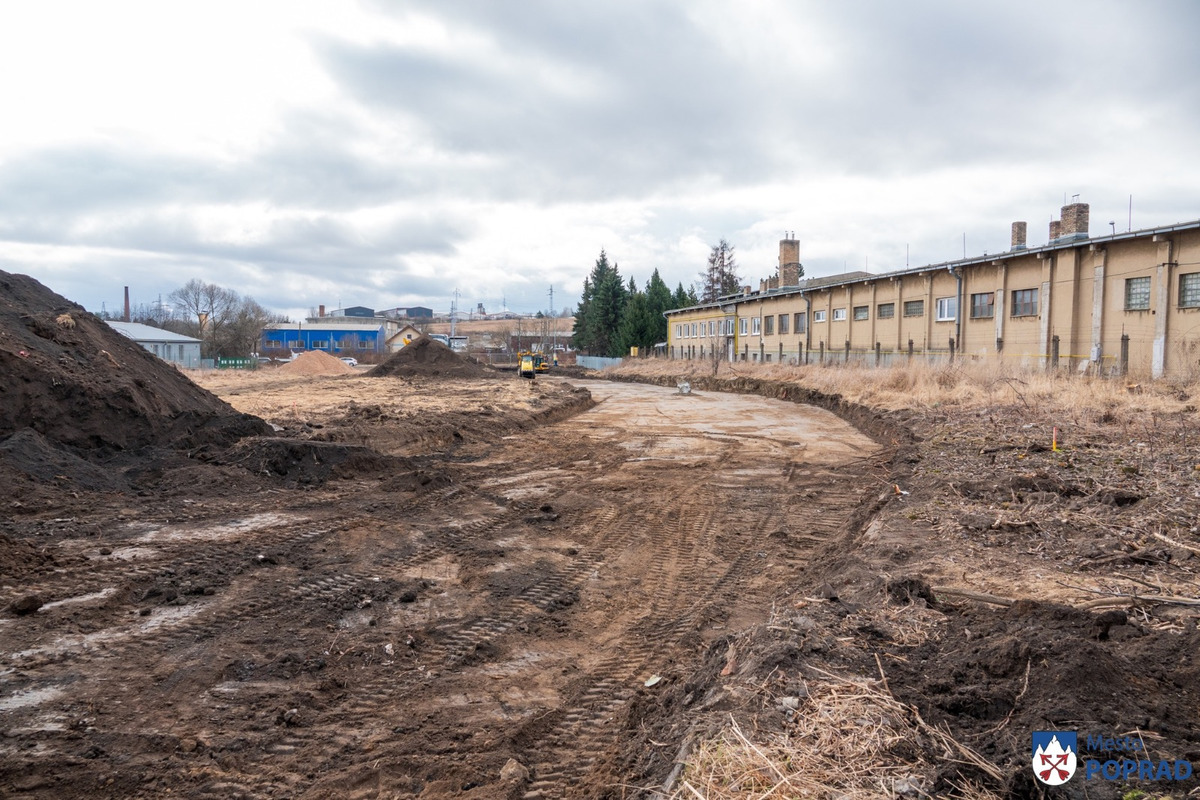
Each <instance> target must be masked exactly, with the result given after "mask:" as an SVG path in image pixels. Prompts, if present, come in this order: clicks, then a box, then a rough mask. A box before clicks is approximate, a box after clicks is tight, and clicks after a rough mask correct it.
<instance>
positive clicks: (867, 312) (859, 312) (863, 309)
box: [854, 306, 871, 322]
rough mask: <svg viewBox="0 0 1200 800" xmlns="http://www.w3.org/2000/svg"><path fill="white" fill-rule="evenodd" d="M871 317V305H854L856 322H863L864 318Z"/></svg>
mask: <svg viewBox="0 0 1200 800" xmlns="http://www.w3.org/2000/svg"><path fill="white" fill-rule="evenodd" d="M870 317H871V307H870V306H855V307H854V320H855V322H862V321H863V320H864V319H870Z"/></svg>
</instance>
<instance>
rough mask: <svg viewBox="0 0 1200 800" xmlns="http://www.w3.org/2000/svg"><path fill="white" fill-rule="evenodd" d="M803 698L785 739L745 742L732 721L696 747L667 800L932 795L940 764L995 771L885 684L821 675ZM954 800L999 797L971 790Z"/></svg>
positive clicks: (754, 736) (756, 737)
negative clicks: (903, 702) (906, 704)
mask: <svg viewBox="0 0 1200 800" xmlns="http://www.w3.org/2000/svg"><path fill="white" fill-rule="evenodd" d="M808 689H809V695H808V697H807V698H806V699H805V700H804V703H803V704H802V705H801V706H800V708H798V709H797V710H796V712H795V714H794V715H793V717H792V720H791V722H790V723H789V725H788V728H787V730H786V731H785V732H783V733H769V734H764V733H762V732H752V733H750V734H747V733H746V732H744V731H743V730H742V728H741V727H740V726H739V725H738V723H737V721H736V720H734V719H733V717H730V719H729V723H728V724H727V725H726V727H725V730H724V731H723V732H722V733H721V734H720V735H719V736H716V737H713V738H710V739H706V740H704V741H702V742H701V743H699V744H698V745H697V748H696V750H695V751H693V753H692V755H691V758H690V759H689V761H688V765H687V767H685V769H684V771H683V773H682V775H681V777H680V780H679V783H678V785H677V786H676V787H675V790H674V792H673V794H672V795H671V798H672V800H684V798H704V799H705V800H725V799H726V798H756V799H762V800H765V799H766V798H771V797H777V798H784V797H812V798H838V799H839V800H868V799H869V798H881V797H898V796H916V795H918V794H919V795H921V796H928V795H927V794H926V792H928V791H929V789H930V788H931V786H932V783H933V777H934V775H935V773H936V771H937V766H938V765H939V764H944V763H946V762H947V761H957V762H961V763H964V764H969V765H971V766H973V767H975V768H977V769H984V770H985V771H988V770H989V769H990V770H994V769H995V768H994V767H992V766H991V765H990V764H988V763H987V762H986V761H985V760H984V759H983V758H982V757H980V756H978V755H977V754H975V753H974V752H972V751H970V750H968V749H967V748H965V747H964V746H963V745H961V744H959V743H957V742H955V741H954V739H953V738H952V737H951V736H950V735H949V734H948V733H946V732H944V731H942V730H939V729H937V728H933V727H931V726H929V725H927V724H925V722H924V721H923V720H922V719H921V718H920V715H919V714H917V713H916V711H915V709H913V708H911V707H908V706H905V705H902V704H901V703H900V702H898V701H897V700H896V699H895V698H894V697H893V696H892V694H891V692H890V691H889V690H888V689H887V683H886V680H882V679H881V680H866V679H853V678H847V677H841V676H836V675H833V674H830V673H826V674H825V676H824V679H823V680H821V681H820V682H809V684H808ZM956 796H957V797H959V798H963V799H964V800H995V799H996V798H998V797H999V795H996V794H994V793H992V792H989V791H987V790H985V789H983V788H982V787H980V786H978V785H975V784H972V783H968V782H963V783H962V784H961V785H959V786H958V787H957V792H956Z"/></svg>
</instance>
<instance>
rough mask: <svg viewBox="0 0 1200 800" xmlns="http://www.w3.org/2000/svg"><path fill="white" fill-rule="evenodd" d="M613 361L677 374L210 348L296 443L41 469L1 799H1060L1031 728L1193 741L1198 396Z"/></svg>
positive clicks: (27, 518)
mask: <svg viewBox="0 0 1200 800" xmlns="http://www.w3.org/2000/svg"><path fill="white" fill-rule="evenodd" d="M625 377H626V378H628V379H631V380H639V381H646V382H649V381H658V382H660V383H663V384H665V385H664V386H653V385H645V384H643V385H639V384H636V383H609V382H594V381H588V382H584V383H580V384H577V385H579V386H583V387H584V388H585V389H586V390H587V392H590V398H589V396H588V394H587V393H585V392H581V391H578V390H576V389H575V388H573V387H572V386H570V385H569V384H566V383H562V382H559V381H553V380H550V381H547V380H545V379H542V378H539V379H538V380H537V381H536V382H535V384H534V385H532V386H531V385H529V384H528V383H526V382H522V381H520V380H518V379H516V378H483V379H472V380H457V379H449V380H447V379H442V378H434V377H413V378H396V377H368V376H366V375H365V374H362V373H361V372H360V374H356V375H352V376H343V377H322V376H303V377H299V378H295V377H287V376H286V375H280V374H277V373H271V372H267V371H263V372H259V373H252V374H242V373H209V374H206V375H202V376H199V378H198V379H199V380H200V381H201V382H202V383H203V384H204V385H205V386H206V387H207V388H209V389H210V390H212V391H213V392H214V393H216V394H217V395H219V396H220V397H222V398H223V399H225V400H227V401H229V402H230V403H231V404H232V405H233V406H234V407H235V408H236V409H237V410H238V411H243V412H247V413H250V414H254V415H257V416H260V417H262V418H263V419H265V420H267V421H268V422H269V423H271V424H273V425H274V426H275V427H276V429H277V430H276V436H274V437H269V436H265V437H257V438H255V439H251V440H243V442H242V443H241V444H239V445H237V446H236V447H234V448H232V449H231V450H229V451H219V452H218V451H215V450H214V451H209V450H206V449H205V448H204V446H202V445H201V446H200V447H198V448H194V449H193V450H191V451H189V460H188V461H186V462H179V463H177V462H175V461H171V462H169V463H164V464H160V465H158V466H157V467H155V470H154V472H153V474H152V475H147V476H145V477H144V479H141V480H134V481H133V483H132V485H133V487H134V488H133V489H130V490H122V491H105V490H104V489H103V486H99V485H92V484H89V487H90V488H84V487H83V486H82V484H81V482H86V481H84V479H85V478H87V479H88V480H93V481H99V480H100V479H99V478H98V477H95V476H92V475H91V473H89V472H86V470H84V468H83V467H79V466H76V472H74V473H71V475H70V476H69V477H71V478H72V479H73V480H71V481H67V480H65V479H61V480H60V479H59V478H56V477H55V476H54V475H51V476H50V477H49V478H47V479H44V480H41V479H39V480H34V479H33V478H23V479H22V480H23V481H25V482H23V483H21V484H20V486H21V488H22V492H21V494H20V495H19V496H17V497H15V498H14V499H13V500H12V501H11V503H10V506H9V508H10V514H9V516H8V517H7V518H6V519H5V520H4V522H3V523H2V525H3V527H2V528H0V532H2V534H3V538H0V554H2V561H0V566H2V567H3V572H0V575H2V577H0V602H2V603H3V605H4V606H5V607H8V608H9V609H10V610H8V611H6V612H5V614H4V615H3V616H0V796H13V797H43V798H50V797H55V798H58V797H65V798H73V797H96V796H109V797H166V796H178V797H192V798H218V797H220V798H229V797H310V798H323V797H330V798H332V797H361V798H368V797H371V798H376V797H378V798H416V797H420V798H441V797H468V798H498V797H514V798H520V797H531V798H532V797H605V798H617V797H639V796H650V795H651V794H652V793H654V792H655V791H661V792H662V793H663V795H664V796H667V795H670V796H678V797H691V796H695V794H692V793H690V792H695V793H698V794H700V796H707V797H718V796H760V795H764V793H765V791H766V790H767V789H770V788H771V787H772V786H774V787H777V792H776V794H775V795H774V796H783V797H788V796H793V797H794V796H814V797H893V796H912V797H916V796H920V795H921V793H923V792H924V793H928V794H931V795H933V796H949V795H954V794H958V795H960V796H977V797H985V796H987V797H999V796H1007V797H1037V796H1041V795H1040V793H1039V790H1038V789H1037V788H1036V787H1035V785H1034V783H1033V780H1032V773H1031V771H1030V769H1029V736H1030V732H1031V731H1033V730H1046V729H1051V730H1078V731H1079V733H1080V738H1081V740H1082V739H1083V737H1084V736H1086V735H1087V734H1089V733H1096V734H1104V735H1114V734H1118V733H1121V734H1123V733H1127V732H1133V733H1134V734H1135V735H1136V736H1138V737H1139V741H1141V742H1143V744H1144V746H1145V747H1146V748H1148V750H1149V751H1150V752H1152V753H1153V757H1154V758H1155V759H1156V760H1157V759H1182V758H1190V759H1192V760H1193V761H1197V762H1200V713H1198V712H1200V707H1198V703H1200V700H1198V699H1197V698H1198V697H1200V667H1198V665H1197V664H1196V661H1195V659H1196V651H1197V645H1198V644H1200V634H1197V630H1196V624H1195V618H1194V616H1193V613H1194V612H1195V610H1196V609H1195V607H1194V606H1191V605H1187V604H1186V598H1191V597H1196V596H1197V594H1198V593H1200V586H1197V584H1196V582H1195V581H1196V578H1195V571H1196V567H1197V566H1200V561H1197V558H1198V557H1200V556H1198V555H1197V554H1198V552H1200V536H1198V535H1197V530H1196V528H1195V526H1196V524H1197V522H1196V520H1197V518H1198V517H1200V481H1198V480H1197V477H1198V476H1200V470H1197V469H1195V467H1196V466H1198V465H1200V458H1197V443H1198V439H1197V436H1198V435H1200V434H1197V426H1196V413H1195V408H1194V407H1192V408H1191V409H1190V410H1185V409H1186V405H1184V404H1183V403H1181V404H1180V405H1181V408H1180V410H1179V411H1178V412H1175V413H1171V414H1159V413H1156V414H1155V415H1154V416H1153V418H1152V419H1139V418H1137V417H1136V416H1132V417H1131V416H1129V415H1126V414H1123V413H1117V414H1114V415H1112V418H1111V419H1109V420H1108V421H1103V420H1102V419H1101V418H1100V417H1084V416H1079V415H1077V417H1076V418H1075V419H1071V418H1069V417H1068V418H1066V419H1061V418H1059V416H1058V415H1055V414H1047V413H1043V412H1042V411H1040V410H1039V408H1038V407H1037V406H1036V405H1034V406H1032V407H1031V406H1030V405H1029V404H1027V403H1024V402H1021V403H1017V402H1013V403H1008V404H997V405H996V406H995V407H994V408H991V409H989V410H988V411H987V412H985V413H981V412H979V411H966V410H959V409H954V408H934V409H923V410H920V411H907V412H899V413H897V412H887V411H874V410H870V409H867V408H865V407H863V406H861V405H854V404H850V403H847V402H845V401H842V400H840V399H839V398H836V397H831V396H828V395H820V394H817V393H813V392H812V391H811V390H809V389H805V388H804V387H802V386H800V385H797V384H788V383H781V382H779V381H773V380H765V379H763V380H759V379H755V378H753V377H750V378H746V377H743V378H738V379H723V380H720V381H714V382H712V383H711V385H708V384H705V383H704V382H703V381H702V380H695V381H694V383H693V385H694V386H695V387H696V391H695V392H693V393H692V394H691V395H682V394H680V393H678V392H677V391H676V390H675V388H674V387H675V382H674V379H673V378H656V377H653V376H642V375H637V374H630V375H626V376H625ZM716 389H722V390H729V391H730V392H736V393H726V392H718V391H715V390H716ZM593 403H595V405H594V406H593ZM810 403H811V405H810ZM833 412H836V414H835V413H833ZM1053 427H1060V428H1061V429H1062V436H1063V447H1062V448H1060V449H1053V448H1052V447H1051V436H1050V433H1051V429H1052V428H1053ZM856 428H857V429H856ZM9 442H11V439H10V440H9ZM39 452H40V451H39ZM22 463H23V464H25V463H32V461H31V460H29V459H26V460H25V461H23V462H22ZM125 463H126V462H122V465H123V466H122V468H123V469H129V468H128V467H126V466H125ZM60 469H65V468H63V467H61V465H60ZM139 474H140V473H139ZM131 480H132V479H131ZM963 592H972V593H975V594H976V595H987V596H989V597H990V599H985V601H983V602H981V601H979V600H977V599H968V598H966V597H964V596H963ZM30 596H36V597H37V599H38V602H39V603H40V607H39V608H38V609H37V610H36V611H34V612H32V613H25V614H18V613H16V611H15V610H12V609H13V608H14V606H11V605H10V604H11V603H18V604H19V601H21V600H22V599H24V598H28V597H30ZM1147 597H1148V598H1156V599H1146V598H1147ZM1096 601H1099V602H1100V603H1101V604H1102V605H1099V606H1097V605H1096ZM1089 603H1091V604H1092V605H1093V606H1094V607H1090V608H1089V607H1088V604H1089ZM847 687H852V688H847ZM831 693H832V694H831ZM831 697H832V700H831ZM838 697H840V698H842V700H841V701H838V702H842V706H837V705H836V703H835V702H833V700H837V698H838ZM847 697H850V698H852V699H853V700H854V703H855V704H854V705H853V706H852V707H849V706H846V705H845V702H843V701H844V700H845V698H847ZM835 707H849V708H850V710H851V711H852V712H853V713H851V714H849V716H846V715H845V714H843V715H842V716H839V715H838V714H837V713H834V712H832V711H830V709H834V708H835ZM814 719H818V720H820V721H819V722H818V724H817V725H816V726H815V727H814V726H812V725H809V722H811V721H812V720H814ZM734 726H736V727H734ZM731 731H736V734H737V735H736V736H735V735H733V734H731ZM823 731H824V734H829V733H832V734H833V739H836V740H837V741H836V742H835V741H833V740H828V741H827V740H824V739H820V738H819V737H820V736H821V735H824V734H823V733H822V732H823ZM722 737H725V738H724V739H722ZM859 740H862V741H864V742H866V744H864V746H863V748H860V749H859V750H858V751H855V752H841V751H838V750H837V749H836V748H837V747H842V746H843V744H842V743H845V742H857V741H859ZM714 741H716V742H719V741H726V742H727V743H728V747H724V748H723V749H722V748H717V750H722V752H729V751H732V750H734V749H736V748H737V747H738V746H739V744H740V743H741V742H742V741H747V742H753V743H755V747H754V748H753V749H752V750H754V751H758V752H763V753H766V754H775V753H792V755H791V756H787V757H788V758H791V759H792V763H791V764H788V763H784V762H780V761H775V762H773V763H769V762H768V761H765V760H764V761H762V762H754V761H752V760H750V761H745V762H742V764H741V766H739V767H738V769H740V770H741V771H740V772H739V773H738V774H737V775H736V776H733V777H732V778H731V777H730V775H729V768H728V767H722V765H721V763H720V757H721V753H717V752H715V751H714V748H712V747H711V746H710V744H709V743H711V742H714ZM867 745H870V746H871V747H874V748H875V749H873V750H871V749H870V748H869V747H867ZM789 748H790V750H789ZM868 751H869V752H868ZM864 754H865V755H864ZM753 757H754V756H753V752H752V753H751V755H750V756H749V757H748V758H751V759H752V758H753ZM855 758H858V759H859V761H853V759H855ZM685 760H687V761H688V763H687V766H686V767H683V766H681V765H682V762H683V761H685ZM832 762H836V763H832ZM852 762H853V763H852ZM722 770H724V772H722ZM814 775H817V776H820V781H819V782H818V784H817V785H816V786H814V787H808V786H806V785H805V784H804V783H803V781H804V780H806V779H811V778H812V776H814ZM805 776H808V778H806V777H805ZM1133 785H1136V786H1138V787H1140V788H1143V789H1145V790H1147V791H1152V792H1156V793H1166V792H1171V793H1174V795H1175V796H1183V795H1184V794H1186V793H1187V792H1189V791H1191V790H1193V789H1195V788H1196V786H1197V783H1196V782H1195V780H1194V779H1192V780H1189V781H1184V782H1180V783H1173V782H1161V783H1155V782H1151V781H1141V782H1134V784H1133ZM701 787H702V788H701ZM755 787H765V788H755ZM1128 789H1129V786H1126V785H1124V784H1117V783H1112V784H1109V783H1104V782H1093V783H1089V784H1088V785H1086V786H1085V785H1084V784H1082V783H1081V782H1080V781H1078V780H1075V781H1073V783H1072V784H1071V785H1069V786H1068V787H1064V789H1063V790H1059V793H1058V794H1055V795H1051V796H1069V797H1085V796H1086V797H1119V796H1122V793H1124V792H1126V791H1128ZM689 790H690V792H689ZM702 790H703V793H701V792H702Z"/></svg>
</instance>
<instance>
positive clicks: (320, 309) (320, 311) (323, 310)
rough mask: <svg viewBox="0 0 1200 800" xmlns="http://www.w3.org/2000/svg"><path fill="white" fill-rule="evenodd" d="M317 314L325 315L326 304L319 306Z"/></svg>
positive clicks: (319, 315)
mask: <svg viewBox="0 0 1200 800" xmlns="http://www.w3.org/2000/svg"><path fill="white" fill-rule="evenodd" d="M317 316H318V317H323V316H325V306H324V305H320V306H317Z"/></svg>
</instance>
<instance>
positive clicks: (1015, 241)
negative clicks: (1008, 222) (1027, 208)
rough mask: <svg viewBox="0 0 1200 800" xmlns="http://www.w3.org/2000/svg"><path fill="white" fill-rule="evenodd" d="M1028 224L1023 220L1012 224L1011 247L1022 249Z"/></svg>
mask: <svg viewBox="0 0 1200 800" xmlns="http://www.w3.org/2000/svg"><path fill="white" fill-rule="evenodd" d="M1027 230H1028V226H1027V225H1026V224H1025V223H1024V222H1014V223H1013V224H1012V249H1013V250H1024V249H1025V241H1026V232H1027Z"/></svg>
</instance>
